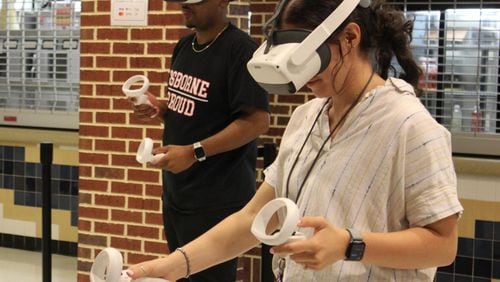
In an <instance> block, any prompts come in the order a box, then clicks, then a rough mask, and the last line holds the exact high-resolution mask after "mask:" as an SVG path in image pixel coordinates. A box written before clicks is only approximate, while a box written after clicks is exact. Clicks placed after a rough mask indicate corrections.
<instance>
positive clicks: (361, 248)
mask: <svg viewBox="0 0 500 282" xmlns="http://www.w3.org/2000/svg"><path fill="white" fill-rule="evenodd" d="M364 253H365V243H364V242H352V243H351V244H349V250H348V256H347V259H348V260H361V259H362V258H363V254H364Z"/></svg>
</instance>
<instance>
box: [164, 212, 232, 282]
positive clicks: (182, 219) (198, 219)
mask: <svg viewBox="0 0 500 282" xmlns="http://www.w3.org/2000/svg"><path fill="white" fill-rule="evenodd" d="M240 208H241V207H240ZM240 208H233V209H227V210H221V211H215V212H203V213H194V214H185V213H181V212H178V211H176V210H173V209H170V208H167V207H165V206H164V207H163V225H164V228H165V236H166V237H167V243H168V248H169V250H170V252H173V251H175V249H176V248H178V247H182V246H184V245H185V244H187V243H189V242H191V241H192V240H194V239H195V238H197V237H198V236H199V235H201V234H203V233H205V232H206V231H207V230H209V229H210V228H212V227H213V226H214V225H216V224H217V223H219V222H220V221H222V220H223V219H224V218H226V217H227V216H229V215H231V214H233V213H235V212H236V211H238V210H239V209H240ZM187 255H188V256H189V253H188V254H187ZM237 266H238V259H237V258H235V259H232V260H230V261H227V262H224V263H221V264H218V265H216V266H213V267H211V268H208V269H206V270H204V271H201V272H199V273H196V274H193V275H191V276H190V277H189V280H186V279H182V280H178V281H190V282H212V281H213V282H226V281H227V282H234V281H236V267H237Z"/></svg>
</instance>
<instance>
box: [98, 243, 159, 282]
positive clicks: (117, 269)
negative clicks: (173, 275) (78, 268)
mask: <svg viewBox="0 0 500 282" xmlns="http://www.w3.org/2000/svg"><path fill="white" fill-rule="evenodd" d="M90 282H168V280H165V279H162V278H150V277H143V278H139V279H134V280H132V278H130V277H129V276H128V275H127V273H126V271H125V270H123V257H122V254H121V253H120V252H119V251H118V250H116V249H114V248H106V249H104V250H102V251H101V252H100V253H99V254H98V255H97V256H96V258H95V260H94V263H93V264H92V268H91V269H90Z"/></svg>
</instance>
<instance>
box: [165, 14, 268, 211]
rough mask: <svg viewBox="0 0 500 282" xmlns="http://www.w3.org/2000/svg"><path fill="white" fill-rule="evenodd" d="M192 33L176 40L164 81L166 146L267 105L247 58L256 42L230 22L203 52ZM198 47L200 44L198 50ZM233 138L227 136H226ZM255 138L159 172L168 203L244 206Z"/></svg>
mask: <svg viewBox="0 0 500 282" xmlns="http://www.w3.org/2000/svg"><path fill="white" fill-rule="evenodd" d="M193 38H194V34H191V35H188V36H186V37H184V38H182V39H181V40H179V42H178V43H177V45H176V46H175V49H174V52H173V55H172V66H171V70H170V78H169V81H168V92H167V96H168V99H169V103H168V110H167V111H166V113H165V115H164V116H163V117H164V121H165V130H164V134H163V143H164V144H165V145H169V144H175V145H187V144H193V143H195V142H197V141H201V140H203V139H205V138H207V137H209V136H212V135H214V134H215V133H217V132H219V131H221V130H222V129H224V128H225V127H227V126H228V125H229V124H230V123H231V122H233V121H234V120H235V119H237V118H238V117H239V115H240V114H241V113H242V110H244V109H251V108H259V109H264V110H266V111H267V110H268V99H267V93H266V92H265V91H264V90H263V89H262V88H261V87H260V86H259V85H258V84H257V83H256V82H255V81H254V80H253V78H252V77H251V76H250V74H249V73H248V71H247V68H246V63H247V62H248V60H249V59H250V58H251V57H252V54H253V52H254V51H255V49H256V48H257V44H256V43H255V42H254V41H253V40H252V39H251V38H250V37H249V36H248V35H247V34H246V33H244V32H243V31H241V30H239V29H238V28H236V27H235V26H233V25H231V24H230V25H229V26H228V27H227V29H226V30H225V31H223V32H222V34H221V35H220V36H219V37H218V38H217V39H216V40H215V41H214V42H213V43H212V45H210V47H208V48H207V49H205V50H203V51H202V52H195V51H194V50H193V48H192V46H191V44H192V42H193ZM201 48H202V47H198V48H197V50H199V49H201ZM227 142H231V140H227ZM256 156H257V148H256V142H255V141H253V142H250V143H249V144H247V145H244V146H242V147H240V148H238V149H236V150H232V151H229V152H225V153H221V154H218V155H215V156H211V157H208V158H207V159H206V160H205V161H204V162H196V163H195V164H194V165H193V166H191V167H190V168H189V169H187V170H186V171H184V172H181V173H178V174H173V173H171V172H168V171H164V172H163V187H164V192H165V196H166V204H167V205H168V206H170V207H171V208H174V209H177V210H179V211H185V212H194V211H210V210H219V209H226V208H234V207H239V206H242V205H244V204H245V203H246V202H248V200H249V199H250V198H251V197H252V196H253V194H254V193H255V162H256Z"/></svg>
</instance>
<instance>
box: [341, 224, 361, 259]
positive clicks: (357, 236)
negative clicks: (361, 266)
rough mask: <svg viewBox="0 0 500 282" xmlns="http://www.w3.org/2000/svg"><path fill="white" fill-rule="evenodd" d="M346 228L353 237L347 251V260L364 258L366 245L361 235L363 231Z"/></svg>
mask: <svg viewBox="0 0 500 282" xmlns="http://www.w3.org/2000/svg"><path fill="white" fill-rule="evenodd" d="M346 230H347V232H349V235H350V237H351V239H350V241H349V245H348V246H347V250H346V252H345V260H347V261H360V260H361V259H362V258H363V255H364V253H365V247H366V244H365V242H364V241H363V236H361V232H359V231H358V230H356V229H351V228H347V229H346Z"/></svg>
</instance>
